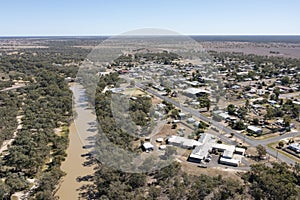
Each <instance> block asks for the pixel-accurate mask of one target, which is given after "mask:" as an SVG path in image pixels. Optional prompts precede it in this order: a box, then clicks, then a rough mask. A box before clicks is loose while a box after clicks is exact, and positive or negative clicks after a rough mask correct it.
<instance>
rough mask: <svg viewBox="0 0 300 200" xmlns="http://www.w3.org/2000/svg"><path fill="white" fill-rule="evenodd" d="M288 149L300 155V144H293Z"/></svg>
mask: <svg viewBox="0 0 300 200" xmlns="http://www.w3.org/2000/svg"><path fill="white" fill-rule="evenodd" d="M288 148H289V149H290V150H292V151H294V152H296V153H300V143H292V144H290V145H289V146H288Z"/></svg>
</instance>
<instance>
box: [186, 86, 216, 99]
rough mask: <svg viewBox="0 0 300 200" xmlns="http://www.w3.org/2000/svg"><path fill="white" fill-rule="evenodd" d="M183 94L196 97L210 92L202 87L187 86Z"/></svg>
mask: <svg viewBox="0 0 300 200" xmlns="http://www.w3.org/2000/svg"><path fill="white" fill-rule="evenodd" d="M183 94H184V95H186V96H188V97H191V98H194V97H200V96H203V95H210V92H209V91H207V90H204V89H200V88H187V89H186V90H184V91H183Z"/></svg>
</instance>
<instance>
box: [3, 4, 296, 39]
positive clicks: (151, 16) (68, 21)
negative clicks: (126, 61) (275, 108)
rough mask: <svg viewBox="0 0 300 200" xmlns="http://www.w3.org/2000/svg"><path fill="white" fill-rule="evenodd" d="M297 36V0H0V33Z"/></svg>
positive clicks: (14, 34)
mask: <svg viewBox="0 0 300 200" xmlns="http://www.w3.org/2000/svg"><path fill="white" fill-rule="evenodd" d="M139 28H162V29H169V30H173V31H176V32H178V33H181V34H193V35H211V34H213V35H252V34H256V35H257V34H264V35H289V34H293V35H300V1H299V0H1V1H0V36H22V35H25V36H27V35H33V36H42V35H112V34H113V35H115V34H120V33H123V32H126V31H131V30H134V29H139Z"/></svg>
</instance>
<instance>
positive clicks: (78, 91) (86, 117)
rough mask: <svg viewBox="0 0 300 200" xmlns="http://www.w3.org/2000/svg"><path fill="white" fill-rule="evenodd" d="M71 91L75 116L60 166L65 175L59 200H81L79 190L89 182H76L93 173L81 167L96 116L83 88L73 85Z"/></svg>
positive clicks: (60, 188)
mask: <svg viewBox="0 0 300 200" xmlns="http://www.w3.org/2000/svg"><path fill="white" fill-rule="evenodd" d="M71 90H72V91H73V96H74V106H73V109H74V110H75V111H76V113H77V115H76V117H75V120H74V122H73V123H72V124H71V125H70V133H69V146H68V149H67V157H66V160H65V161H64V162H63V163H62V166H61V169H62V170H63V171H64V172H66V173H67V175H66V176H65V177H63V179H62V182H61V184H60V187H59V189H58V191H57V193H56V196H58V197H59V199H61V200H76V199H81V198H80V193H81V192H82V190H80V188H81V187H82V186H83V185H85V184H88V183H89V182H87V181H78V178H79V177H84V176H87V175H92V174H93V172H94V170H93V168H94V167H93V166H84V165H83V164H84V163H85V162H86V161H87V159H86V157H85V156H83V155H84V154H86V153H88V152H89V151H90V150H91V148H83V146H85V147H87V146H88V147H90V146H92V145H93V141H92V140H91V138H92V137H93V135H94V134H95V130H94V129H92V128H93V124H94V123H95V119H96V116H95V114H94V113H92V110H90V109H88V102H87V99H86V96H85V91H84V89H83V87H82V86H81V85H79V84H76V83H75V84H73V85H72V86H71ZM91 130H93V131H91Z"/></svg>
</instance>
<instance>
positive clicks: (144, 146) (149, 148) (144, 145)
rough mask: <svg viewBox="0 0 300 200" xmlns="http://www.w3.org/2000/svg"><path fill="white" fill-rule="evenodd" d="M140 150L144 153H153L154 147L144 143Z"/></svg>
mask: <svg viewBox="0 0 300 200" xmlns="http://www.w3.org/2000/svg"><path fill="white" fill-rule="evenodd" d="M142 149H143V150H144V151H146V152H149V151H153V150H154V146H153V145H152V144H151V143H150V142H145V143H144V144H143V145H142Z"/></svg>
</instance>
